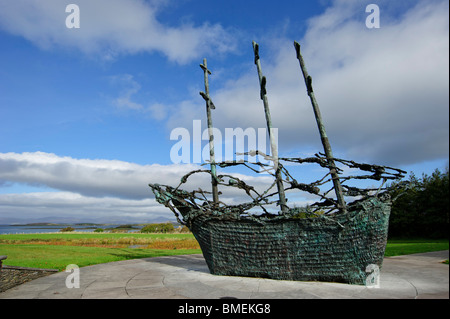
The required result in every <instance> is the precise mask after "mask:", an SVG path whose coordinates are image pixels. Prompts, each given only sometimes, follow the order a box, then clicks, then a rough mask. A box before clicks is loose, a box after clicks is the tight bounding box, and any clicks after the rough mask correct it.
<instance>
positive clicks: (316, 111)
mask: <svg viewBox="0 0 450 319" xmlns="http://www.w3.org/2000/svg"><path fill="white" fill-rule="evenodd" d="M294 47H295V51H296V52H297V59H298V61H299V63H300V68H301V69H302V73H303V78H304V79H305V84H306V88H307V90H308V95H309V97H310V99H311V104H312V107H313V110H314V116H315V117H316V122H317V126H318V128H319V133H320V139H321V141H322V145H323V148H324V151H325V156H326V157H327V161H328V165H329V167H330V174H331V179H332V180H333V186H334V191H335V193H336V197H337V201H338V206H339V209H340V210H342V211H346V204H345V200H344V195H343V191H342V185H341V182H340V181H339V175H338V174H337V171H336V165H335V162H334V159H333V152H332V150H331V145H330V141H329V140H328V136H327V133H326V131H325V126H324V124H323V121H322V115H321V114H320V109H319V105H318V104H317V101H316V98H315V96H314V91H313V88H312V78H311V76H310V75H308V71H307V70H306V66H305V61H304V60H303V57H302V55H301V53H300V44H299V43H298V42H297V41H294Z"/></svg>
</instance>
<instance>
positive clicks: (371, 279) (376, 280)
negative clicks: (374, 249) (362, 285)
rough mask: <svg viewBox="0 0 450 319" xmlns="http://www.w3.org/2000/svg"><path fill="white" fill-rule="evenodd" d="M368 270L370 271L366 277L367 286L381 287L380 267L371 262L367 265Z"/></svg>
mask: <svg viewBox="0 0 450 319" xmlns="http://www.w3.org/2000/svg"><path fill="white" fill-rule="evenodd" d="M366 272H367V273H369V275H368V276H367V277H366V287H367V288H380V267H378V265H375V264H370V265H368V266H367V267H366Z"/></svg>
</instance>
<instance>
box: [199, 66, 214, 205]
mask: <svg viewBox="0 0 450 319" xmlns="http://www.w3.org/2000/svg"><path fill="white" fill-rule="evenodd" d="M200 67H201V68H202V69H203V73H204V77H205V92H200V95H201V96H202V97H203V99H205V102H206V116H207V121H208V134H209V160H210V162H211V185H212V194H213V201H214V204H215V205H217V204H218V203H219V191H218V188H217V172H216V159H215V155H214V133H213V124H212V118H211V109H215V108H216V107H215V106H214V104H213V102H212V101H211V98H210V97H209V82H208V74H211V71H210V70H208V65H207V64H206V58H205V59H203V64H200Z"/></svg>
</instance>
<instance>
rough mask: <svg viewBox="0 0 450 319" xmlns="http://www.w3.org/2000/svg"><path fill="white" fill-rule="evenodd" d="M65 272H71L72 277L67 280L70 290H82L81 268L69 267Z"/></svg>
mask: <svg viewBox="0 0 450 319" xmlns="http://www.w3.org/2000/svg"><path fill="white" fill-rule="evenodd" d="M65 271H66V272H70V275H68V276H67V278H66V287H67V288H69V289H72V288H80V268H79V267H78V265H75V264H70V265H67V267H66V270H65Z"/></svg>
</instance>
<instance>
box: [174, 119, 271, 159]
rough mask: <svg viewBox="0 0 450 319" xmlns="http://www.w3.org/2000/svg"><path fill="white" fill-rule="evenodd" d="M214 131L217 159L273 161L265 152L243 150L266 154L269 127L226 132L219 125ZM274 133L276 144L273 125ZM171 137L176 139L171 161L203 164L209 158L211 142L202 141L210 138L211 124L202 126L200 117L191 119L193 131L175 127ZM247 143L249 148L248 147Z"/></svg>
mask: <svg viewBox="0 0 450 319" xmlns="http://www.w3.org/2000/svg"><path fill="white" fill-rule="evenodd" d="M212 132H213V135H214V157H215V162H216V163H219V162H232V161H235V162H244V161H245V160H246V161H248V162H250V163H256V162H260V163H262V164H270V162H271V161H270V160H269V159H268V158H267V157H265V156H259V155H258V156H256V154H253V155H252V154H247V155H244V154H243V153H251V152H252V151H255V150H258V152H261V153H264V154H267V155H269V154H270V147H268V145H267V142H268V139H269V134H268V132H267V129H266V128H258V129H255V128H253V127H249V128H246V129H243V128H240V127H236V128H225V131H224V132H222V131H221V130H219V129H218V128H212ZM271 134H272V136H273V140H274V144H275V145H278V129H277V128H273V129H272V132H271ZM170 140H172V141H177V142H176V143H175V144H174V145H173V146H172V148H171V150H170V160H171V161H172V163H174V164H180V163H184V164H192V163H194V164H200V163H204V162H208V161H210V149H209V144H208V143H202V141H209V133H208V128H205V129H204V130H202V124H201V120H193V121H192V134H191V132H190V131H189V130H188V129H186V128H184V127H177V128H175V129H173V130H172V132H171V133H170ZM202 144H205V145H202ZM246 144H247V150H245V149H246V148H245V145H246Z"/></svg>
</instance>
